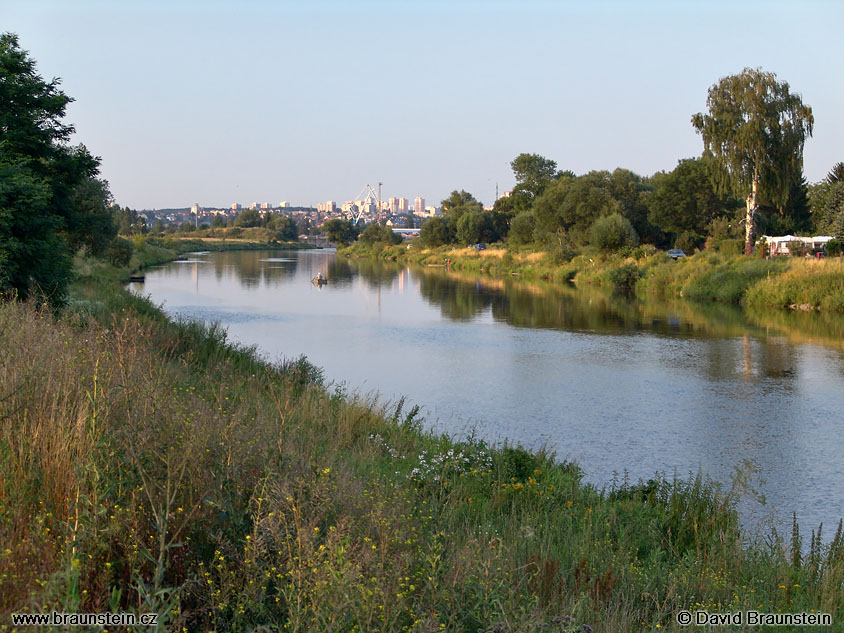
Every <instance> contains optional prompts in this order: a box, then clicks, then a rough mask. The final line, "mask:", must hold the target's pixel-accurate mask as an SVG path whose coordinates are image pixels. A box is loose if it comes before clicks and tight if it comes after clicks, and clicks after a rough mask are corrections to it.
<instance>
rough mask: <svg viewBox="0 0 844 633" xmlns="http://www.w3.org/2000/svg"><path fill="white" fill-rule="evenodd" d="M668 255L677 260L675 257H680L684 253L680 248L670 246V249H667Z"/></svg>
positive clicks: (683, 255)
mask: <svg viewBox="0 0 844 633" xmlns="http://www.w3.org/2000/svg"><path fill="white" fill-rule="evenodd" d="M668 256H669V257H670V258H671V259H674V260H677V259H680V258H681V257H685V256H686V254H685V253H684V252H683V251H682V250H680V249H679V248H672V249H671V250H670V251H668Z"/></svg>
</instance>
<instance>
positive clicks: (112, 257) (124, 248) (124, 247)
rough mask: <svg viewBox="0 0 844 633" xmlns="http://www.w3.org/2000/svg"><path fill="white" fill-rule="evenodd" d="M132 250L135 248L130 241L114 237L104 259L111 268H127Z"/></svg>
mask: <svg viewBox="0 0 844 633" xmlns="http://www.w3.org/2000/svg"><path fill="white" fill-rule="evenodd" d="M134 250H135V247H134V245H133V244H132V242H131V241H129V240H127V239H126V238H123V237H115V238H114V239H113V240H111V243H110V244H109V245H108V250H106V257H107V258H108V261H109V262H110V263H111V264H112V265H113V266H121V267H122V266H128V265H129V260H130V259H132V252H133V251H134Z"/></svg>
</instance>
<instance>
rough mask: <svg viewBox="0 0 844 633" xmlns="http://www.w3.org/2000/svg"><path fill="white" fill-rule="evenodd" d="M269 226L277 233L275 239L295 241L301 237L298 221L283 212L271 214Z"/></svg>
mask: <svg viewBox="0 0 844 633" xmlns="http://www.w3.org/2000/svg"><path fill="white" fill-rule="evenodd" d="M267 228H268V229H270V230H271V231H273V232H274V233H275V239H277V240H278V241H280V242H295V241H297V240H298V239H299V227H297V226H296V222H295V221H294V220H293V218H291V217H290V216H287V215H284V214H283V213H273V214H271V215H270V218H269V220H268V221H267Z"/></svg>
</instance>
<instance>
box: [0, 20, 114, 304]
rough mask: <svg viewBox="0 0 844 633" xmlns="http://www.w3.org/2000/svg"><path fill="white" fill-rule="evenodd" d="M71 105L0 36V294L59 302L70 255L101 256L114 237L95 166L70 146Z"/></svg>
mask: <svg viewBox="0 0 844 633" xmlns="http://www.w3.org/2000/svg"><path fill="white" fill-rule="evenodd" d="M70 102H71V98H70V97H68V96H67V95H65V94H64V93H63V92H62V91H61V90H60V89H59V80H58V79H53V80H52V81H50V82H46V81H44V79H43V78H42V77H41V76H40V75H38V73H37V72H36V69H35V61H34V60H33V59H31V58H30V56H29V53H27V52H26V51H24V50H22V49H21V48H20V46H19V44H18V38H17V36H16V35H13V34H11V33H5V34H2V35H0V294H2V295H6V296H9V295H14V296H17V297H19V298H25V297H27V296H29V295H31V294H32V293H40V294H43V295H44V296H45V297H46V298H48V299H49V300H50V302H51V303H53V304H54V305H58V304H60V303H61V302H62V301H63V299H64V296H65V292H66V289H67V283H68V281H69V279H70V276H71V260H70V257H71V254H72V253H73V251H75V250H76V249H79V248H84V249H86V250H88V251H89V252H91V253H93V254H102V253H104V251H105V250H106V249H107V247H108V245H109V244H110V242H111V239H112V238H113V237H114V235H115V234H116V229H115V227H114V224H113V222H112V218H111V210H110V208H109V207H110V201H111V196H110V194H109V193H108V185H107V184H106V183H105V181H102V180H99V179H98V178H97V176H98V174H99V159H97V158H95V157H93V156H91V154H90V153H88V150H87V149H86V148H85V147H84V146H81V145H80V146H76V147H74V146H70V145H69V144H68V141H69V139H70V135H71V134H72V133H73V131H74V130H73V127H72V126H70V125H66V124H64V123H63V122H62V119H63V118H64V115H65V110H66V108H67V105H68V103H70Z"/></svg>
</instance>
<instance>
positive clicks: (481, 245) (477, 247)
mask: <svg viewBox="0 0 844 633" xmlns="http://www.w3.org/2000/svg"><path fill="white" fill-rule="evenodd" d="M474 248H475V250H476V251H482V250H485V249H486V244H484V243H482V242H478V243H477V244H475V246H474Z"/></svg>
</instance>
